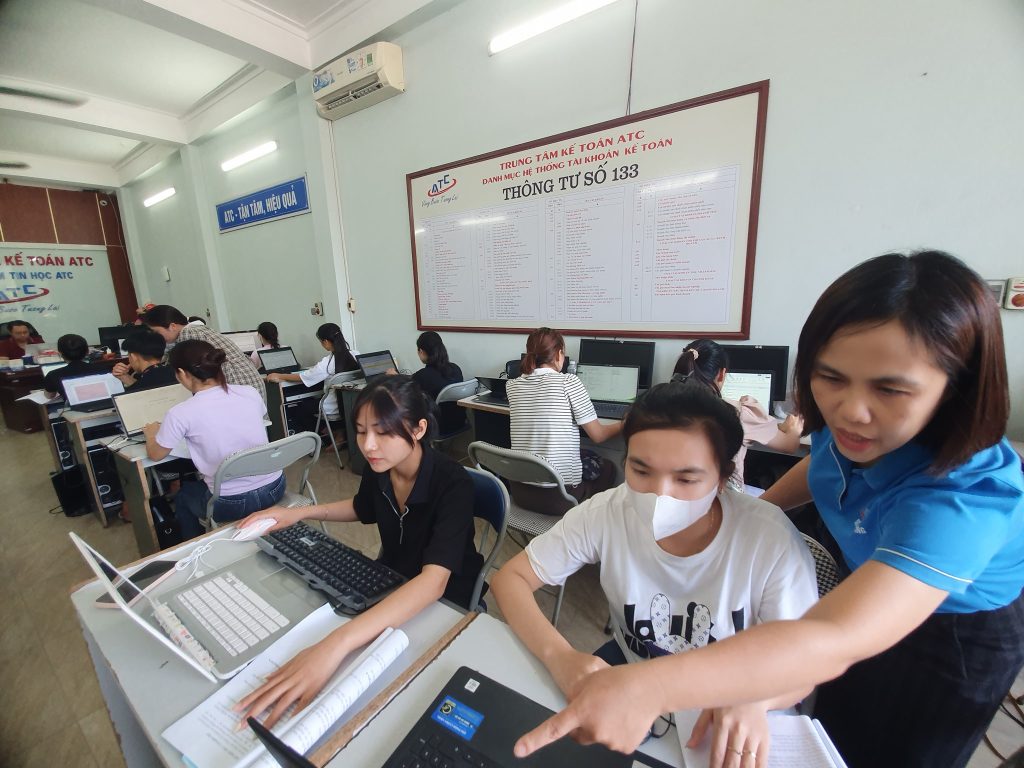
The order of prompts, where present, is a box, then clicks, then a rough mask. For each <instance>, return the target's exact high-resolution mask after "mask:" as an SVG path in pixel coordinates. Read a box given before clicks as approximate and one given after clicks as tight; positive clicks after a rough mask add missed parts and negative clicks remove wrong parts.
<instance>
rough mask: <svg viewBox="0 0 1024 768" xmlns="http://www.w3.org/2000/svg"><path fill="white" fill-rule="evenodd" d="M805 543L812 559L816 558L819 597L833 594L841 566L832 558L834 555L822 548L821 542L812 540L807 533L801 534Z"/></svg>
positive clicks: (815, 568) (815, 570) (815, 573)
mask: <svg viewBox="0 0 1024 768" xmlns="http://www.w3.org/2000/svg"><path fill="white" fill-rule="evenodd" d="M800 535H801V536H803V537H804V543H805V544H807V548H808V549H809V550H811V557H813V558H814V575H815V577H816V578H817V581H818V597H824V596H825V595H827V594H828V593H829V592H831V591H832V590H833V589H834V588H835V586H836V585H837V584H838V583H839V566H838V565H836V560H835V558H834V557H832V553H831V552H829V551H828V550H827V549H825V547H824V546H822V544H821V542H819V541H817V540H816V539H812V538H811V537H810V536H808V535H807V534H806V533H801V534H800Z"/></svg>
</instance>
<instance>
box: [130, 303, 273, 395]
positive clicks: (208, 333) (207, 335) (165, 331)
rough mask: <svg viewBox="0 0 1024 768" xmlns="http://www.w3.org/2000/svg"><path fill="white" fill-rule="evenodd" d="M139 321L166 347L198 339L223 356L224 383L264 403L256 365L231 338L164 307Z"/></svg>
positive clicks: (152, 309)
mask: <svg viewBox="0 0 1024 768" xmlns="http://www.w3.org/2000/svg"><path fill="white" fill-rule="evenodd" d="M142 321H143V322H144V323H145V324H146V325H148V326H149V327H150V328H151V329H153V330H154V331H156V332H157V333H159V334H160V335H161V336H163V337H164V341H165V342H167V343H168V344H171V343H175V342H181V341H188V340H190V339H191V340H198V341H205V342H206V343H207V344H210V345H212V346H214V347H216V348H217V349H219V350H221V351H222V352H223V353H224V355H225V362H224V376H225V377H226V378H227V381H228V384H238V385H246V386H249V387H252V388H253V389H255V390H256V391H257V392H259V394H260V397H261V398H262V399H263V402H264V403H266V401H267V389H266V385H265V384H264V383H263V377H261V376H260V374H259V371H257V370H256V366H254V365H253V364H252V360H250V359H249V357H248V355H246V354H245V353H244V352H242V351H241V350H240V349H239V348H238V347H237V346H236V345H235V343H234V342H233V341H231V339H226V338H224V337H223V336H221V335H220V334H219V333H217V332H216V331H214V330H213V329H211V328H207V327H206V325H205V324H203V323H202V322H199V321H195V322H189V320H188V319H187V318H186V317H185V315H183V314H182V313H181V312H179V311H178V310H177V309H175V308H174V307H172V306H170V305H168V304H157V305H156V306H155V307H152V308H150V309H149V310H147V311H146V313H145V314H144V315H143V316H142Z"/></svg>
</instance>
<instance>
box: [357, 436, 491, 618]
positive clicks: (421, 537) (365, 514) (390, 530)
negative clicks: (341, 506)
mask: <svg viewBox="0 0 1024 768" xmlns="http://www.w3.org/2000/svg"><path fill="white" fill-rule="evenodd" d="M352 504H353V506H354V507H355V511H356V516H357V517H358V518H359V520H360V521H361V522H363V523H366V524H372V523H376V525H377V530H378V531H379V532H380V539H381V544H382V547H381V555H380V560H381V562H383V563H384V564H385V565H387V566H389V567H390V568H394V569H395V570H396V571H398V572H399V573H400V574H402V575H403V576H405V577H406V578H407V579H412V578H414V577H416V576H418V575H419V574H420V572H421V571H422V570H423V566H424V565H440V566H441V567H443V568H447V569H448V570H450V571H451V576H450V577H449V579H448V586H447V587H446V588H445V592H444V596H445V597H446V598H447V599H448V600H451V601H452V602H453V603H456V604H458V605H461V606H468V604H469V598H470V597H471V596H472V594H473V585H474V584H475V583H476V578H477V576H478V575H479V573H480V568H481V566H482V565H483V557H482V556H481V555H480V554H479V553H478V552H477V551H476V546H475V545H474V544H473V481H472V480H471V479H470V477H469V473H468V472H466V470H465V468H464V467H463V466H462V465H461V464H457V463H456V462H455V461H453V460H452V459H450V458H448V457H447V456H445V455H444V454H440V453H437V452H436V451H434V450H433V449H431V448H429V447H427V446H424V447H423V458H422V460H421V461H420V471H419V474H418V475H417V476H416V482H415V483H414V484H413V488H412V491H411V492H410V493H409V498H408V499H407V500H406V504H405V512H404V514H401V515H400V514H399V512H400V510H398V504H397V502H396V501H395V494H394V491H393V489H392V487H391V478H390V475H389V474H388V473H387V472H383V473H377V472H374V471H373V470H372V469H370V468H369V467H367V468H366V469H364V470H363V477H362V481H361V482H360V484H359V492H358V493H356V496H355V498H354V499H353V500H352Z"/></svg>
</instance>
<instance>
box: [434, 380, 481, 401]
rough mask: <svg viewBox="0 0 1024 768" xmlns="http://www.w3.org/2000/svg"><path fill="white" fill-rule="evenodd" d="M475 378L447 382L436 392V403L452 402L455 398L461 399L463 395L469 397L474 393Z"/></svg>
mask: <svg viewBox="0 0 1024 768" xmlns="http://www.w3.org/2000/svg"><path fill="white" fill-rule="evenodd" d="M476 389H477V380H476V379H467V380H466V381H457V382H455V383H454V384H449V385H448V386H447V387H445V388H444V389H442V390H441V391H440V392H438V393H437V401H436V402H437V404H438V405H441V403H453V402H455V401H456V400H461V399H462V398H464V397H471V396H473V395H475V394H476Z"/></svg>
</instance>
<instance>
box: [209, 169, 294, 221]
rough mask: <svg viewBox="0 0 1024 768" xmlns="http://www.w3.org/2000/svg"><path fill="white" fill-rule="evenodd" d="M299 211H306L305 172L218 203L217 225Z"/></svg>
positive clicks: (263, 219)
mask: <svg viewBox="0 0 1024 768" xmlns="http://www.w3.org/2000/svg"><path fill="white" fill-rule="evenodd" d="M300 213H309V195H308V194H307V193H306V177H305V176H300V177H299V178H297V179H292V180H291V181H286V182H284V183H283V184H278V185H276V186H273V187H268V188H267V189H261V190H259V191H258V192H251V193H250V194H248V195H243V196H242V197H236V198H235V199H234V200H228V201H227V202H226V203H220V204H219V205H218V206H217V225H218V226H219V227H220V231H221V232H227V231H229V230H232V229H238V228H239V227H249V226H252V225H253V224H262V223H263V222H265V221H271V220H272V219H281V218H284V217H286V216H296V215H298V214H300Z"/></svg>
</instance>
